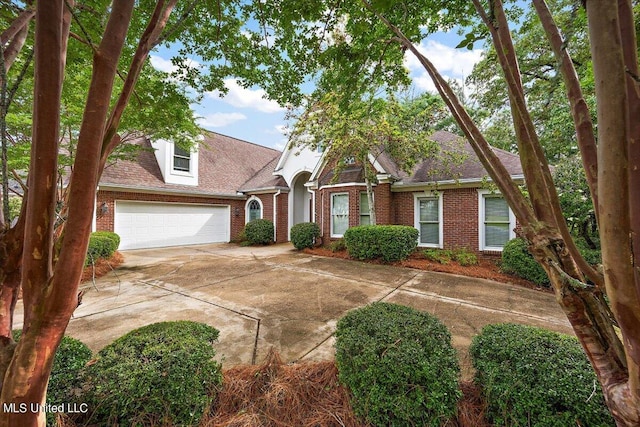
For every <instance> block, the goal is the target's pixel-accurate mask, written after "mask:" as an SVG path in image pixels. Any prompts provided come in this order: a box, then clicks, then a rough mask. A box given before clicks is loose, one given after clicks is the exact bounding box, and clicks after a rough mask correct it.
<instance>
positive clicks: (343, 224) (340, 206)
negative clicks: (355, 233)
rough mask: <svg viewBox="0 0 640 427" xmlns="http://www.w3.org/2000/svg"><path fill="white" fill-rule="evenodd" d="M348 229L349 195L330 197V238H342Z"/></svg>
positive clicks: (337, 194) (342, 194) (333, 195)
mask: <svg viewBox="0 0 640 427" xmlns="http://www.w3.org/2000/svg"><path fill="white" fill-rule="evenodd" d="M347 228H349V195H348V194H347V193H334V194H332V195H331V237H342V236H343V235H344V232H345V231H347Z"/></svg>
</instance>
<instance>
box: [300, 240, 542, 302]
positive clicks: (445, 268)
mask: <svg viewBox="0 0 640 427" xmlns="http://www.w3.org/2000/svg"><path fill="white" fill-rule="evenodd" d="M304 252H305V253H307V254H311V255H319V256H325V257H332V258H341V259H352V258H350V257H349V254H348V253H347V251H346V250H343V251H336V252H333V251H332V250H331V249H329V248H326V247H324V246H319V247H316V248H313V249H304ZM362 262H370V263H374V264H381V263H382V261H379V260H371V261H362ZM389 265H396V266H400V267H408V268H415V269H418V270H426V271H435V272H439V273H449V274H457V275H460V276H467V277H477V278H480V279H489V280H494V281H496V282H501V283H509V284H512V285H518V286H523V287H525V288H529V289H534V290H536V291H542V292H548V293H553V291H552V290H551V289H549V288H543V287H540V286H538V285H536V284H535V283H533V282H530V281H528V280H526V279H521V278H520V277H516V276H513V275H510V274H506V273H503V272H501V271H500V268H499V267H498V266H497V265H496V264H495V263H494V262H491V261H487V260H481V261H479V262H478V265H470V266H462V265H460V264H459V263H458V262H456V261H453V260H452V261H451V262H450V263H448V264H440V263H438V262H435V261H431V260H428V259H426V258H424V257H423V256H422V255H421V254H420V252H419V251H416V252H414V253H413V254H412V255H411V256H410V257H409V259H407V260H405V261H399V262H394V263H390V264H389Z"/></svg>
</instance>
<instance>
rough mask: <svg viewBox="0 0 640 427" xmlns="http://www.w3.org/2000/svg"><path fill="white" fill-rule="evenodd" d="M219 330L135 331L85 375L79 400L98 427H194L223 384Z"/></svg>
mask: <svg viewBox="0 0 640 427" xmlns="http://www.w3.org/2000/svg"><path fill="white" fill-rule="evenodd" d="M217 339H218V330H216V329H215V328H213V327H211V326H208V325H205V324H202V323H196V322H190V321H177V322H161V323H154V324H151V325H148V326H144V327H142V328H139V329H135V330H133V331H131V332H129V333H128V334H126V335H124V336H122V337H120V338H118V339H117V340H116V341H114V342H113V343H111V344H110V345H108V346H106V347H105V348H104V349H102V350H101V351H100V352H99V353H98V354H97V356H96V358H95V362H94V363H92V364H90V366H88V367H87V368H86V370H85V371H84V373H83V390H84V394H83V395H82V397H81V398H82V399H83V401H84V402H86V403H87V404H88V405H89V407H90V408H91V409H92V412H91V413H90V414H88V420H87V421H88V422H89V423H93V424H98V425H112V424H120V425H146V424H149V423H151V424H152V423H154V422H155V423H160V424H173V425H197V424H198V422H199V421H200V418H201V417H202V415H203V414H204V413H205V410H206V409H207V408H208V407H209V405H210V404H211V402H212V401H213V399H214V398H215V394H216V392H217V390H218V388H219V387H220V384H221V382H222V374H221V366H220V364H219V363H217V362H216V361H214V360H213V357H214V356H215V351H214V349H213V346H212V344H213V343H214V342H215V341H216V340H217Z"/></svg>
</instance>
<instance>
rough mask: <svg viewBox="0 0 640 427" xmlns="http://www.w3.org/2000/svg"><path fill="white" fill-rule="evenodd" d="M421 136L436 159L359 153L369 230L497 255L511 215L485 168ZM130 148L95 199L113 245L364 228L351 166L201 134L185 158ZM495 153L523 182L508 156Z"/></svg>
mask: <svg viewBox="0 0 640 427" xmlns="http://www.w3.org/2000/svg"><path fill="white" fill-rule="evenodd" d="M432 139H433V140H434V141H436V142H438V143H439V145H440V146H441V150H440V153H439V155H437V156H434V157H433V158H429V159H426V160H424V161H422V162H420V163H418V164H417V165H416V166H415V168H414V169H413V171H411V173H406V172H404V171H402V170H400V168H399V167H398V165H397V164H396V163H395V162H394V161H393V159H392V158H391V157H390V156H388V155H386V153H381V154H380V155H378V156H376V157H374V156H372V155H371V156H370V157H369V166H371V167H372V168H373V170H374V171H375V175H376V179H375V183H374V186H373V189H374V200H375V210H376V217H377V223H378V224H402V225H409V226H413V227H415V228H417V229H418V230H419V242H418V245H419V246H422V247H434V248H458V247H465V248H467V249H469V250H471V251H474V252H477V253H478V254H479V255H487V256H492V255H496V254H499V253H500V251H501V250H502V246H503V245H504V244H505V243H506V241H508V240H509V239H510V238H513V237H515V231H514V230H515V228H516V221H515V217H514V215H513V213H512V212H511V210H510V209H509V207H508V205H507V204H506V202H505V200H504V199H503V198H502V197H501V196H500V194H499V193H497V192H496V191H491V190H490V189H488V188H487V185H486V184H487V177H486V172H485V170H484V168H483V167H482V165H481V164H480V162H479V160H478V158H477V157H476V155H475V154H474V152H473V150H472V149H471V146H470V145H469V144H468V143H467V142H466V141H464V139H462V138H461V137H459V136H457V135H454V134H452V133H449V132H444V131H439V132H436V133H435V134H434V135H432ZM138 143H139V144H141V145H142V146H143V147H145V148H146V150H142V151H141V152H140V154H139V156H138V158H137V160H136V161H120V162H116V163H115V164H114V165H112V166H110V167H108V168H106V169H105V172H104V174H103V176H102V178H101V180H100V183H99V188H98V195H97V201H96V229H98V230H113V231H115V232H116V233H118V234H120V236H121V239H122V243H121V248H122V249H134V248H149V247H159V246H172V245H185V244H198V243H210V242H228V241H231V240H234V239H236V238H237V237H238V235H239V233H240V232H241V230H242V228H243V227H244V225H245V223H246V222H248V221H250V220H252V219H255V218H265V219H269V220H271V221H273V223H274V226H275V236H274V238H275V240H276V241H277V242H286V241H288V240H289V230H290V229H291V226H293V225H294V224H297V223H300V222H307V221H314V222H317V223H318V224H319V225H320V229H321V232H322V238H323V242H325V243H328V242H329V241H331V240H334V239H339V238H340V237H342V235H343V234H344V231H345V230H346V229H347V228H348V227H353V226H356V225H360V224H367V223H369V221H370V218H369V208H368V202H367V197H366V186H365V181H364V172H363V171H364V168H363V165H362V164H359V163H358V162H355V161H353V162H352V163H351V164H347V165H346V166H345V167H344V168H342V169H341V170H340V171H339V172H338V173H336V169H335V167H334V165H335V162H334V161H332V160H331V159H329V158H328V157H327V155H326V153H323V152H321V151H313V150H311V149H309V148H305V147H289V148H287V149H286V150H285V151H284V152H282V153H281V152H279V151H276V150H273V149H270V148H266V147H263V146H259V145H255V144H252V143H249V142H246V141H241V140H238V139H235V138H231V137H228V136H224V135H220V134H217V133H212V132H207V133H205V135H204V138H203V140H202V141H201V142H200V143H199V147H198V149H197V150H193V151H191V152H186V151H185V150H182V149H180V148H179V147H177V146H175V144H173V143H172V142H170V141H155V142H153V143H152V142H150V141H148V140H147V139H145V138H140V140H139V141H138ZM494 152H495V153H496V154H497V156H498V157H499V158H500V159H501V161H502V162H503V164H504V165H505V166H506V168H507V170H508V171H509V173H510V174H511V175H512V177H513V178H514V179H516V180H519V181H522V180H523V175H522V169H521V166H520V161H519V158H518V156H516V155H514V154H511V153H508V152H506V151H503V150H499V149H494ZM334 175H337V176H334Z"/></svg>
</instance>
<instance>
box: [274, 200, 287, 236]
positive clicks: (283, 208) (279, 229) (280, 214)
mask: <svg viewBox="0 0 640 427" xmlns="http://www.w3.org/2000/svg"><path fill="white" fill-rule="evenodd" d="M271 199H272V200H273V196H272V197H271ZM276 211H277V218H276V224H275V225H276V243H284V242H287V241H288V240H289V193H281V194H280V195H278V196H276ZM272 218H273V217H272Z"/></svg>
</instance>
